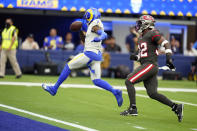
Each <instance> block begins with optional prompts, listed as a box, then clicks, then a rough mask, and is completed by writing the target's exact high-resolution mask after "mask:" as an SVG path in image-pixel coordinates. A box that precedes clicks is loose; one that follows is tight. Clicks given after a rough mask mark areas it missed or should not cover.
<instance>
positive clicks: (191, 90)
mask: <svg viewBox="0 0 197 131" xmlns="http://www.w3.org/2000/svg"><path fill="white" fill-rule="evenodd" d="M0 85H15V86H41V85H42V83H32V82H4V81H1V82H0ZM69 87H72V88H98V89H100V88H99V87H97V86H94V85H93V84H92V85H88V84H62V85H61V88H69ZM113 87H114V88H116V89H126V87H125V86H113ZM135 89H136V90H141V91H145V88H144V87H136V88H135ZM158 90H159V91H166V92H191V93H197V89H190V88H187V89H186V88H164V87H159V88H158Z"/></svg>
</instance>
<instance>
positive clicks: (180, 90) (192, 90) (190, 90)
mask: <svg viewBox="0 0 197 131" xmlns="http://www.w3.org/2000/svg"><path fill="white" fill-rule="evenodd" d="M0 85H15V86H40V87H41V85H42V83H32V82H0ZM70 87H72V88H96V89H101V88H99V87H97V86H94V85H87V84H62V85H61V88H70ZM113 87H114V88H116V89H123V88H125V87H122V86H113ZM139 88H140V90H145V88H142V87H136V88H135V89H136V90H139ZM158 89H159V90H160V91H162V90H161V89H163V91H170V92H173V91H174V90H175V92H177V91H179V92H197V89H179V88H158ZM167 89H168V90H167ZM123 93H126V94H127V92H123ZM136 96H139V97H144V98H149V97H148V96H145V95H141V94H136ZM173 101H174V102H177V103H182V104H186V105H190V106H197V104H193V103H189V102H183V101H177V100H173Z"/></svg>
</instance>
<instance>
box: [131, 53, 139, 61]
mask: <svg viewBox="0 0 197 131" xmlns="http://www.w3.org/2000/svg"><path fill="white" fill-rule="evenodd" d="M130 60H135V61H137V60H138V56H137V55H136V54H134V53H132V54H131V55H130Z"/></svg>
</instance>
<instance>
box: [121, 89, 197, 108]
mask: <svg viewBox="0 0 197 131" xmlns="http://www.w3.org/2000/svg"><path fill="white" fill-rule="evenodd" d="M123 93H124V94H127V92H126V91H123ZM136 96H139V97H144V98H149V97H148V96H146V95H142V94H136ZM172 101H173V102H177V103H181V104H185V105H190V106H197V104H193V103H189V102H184V101H177V100H172Z"/></svg>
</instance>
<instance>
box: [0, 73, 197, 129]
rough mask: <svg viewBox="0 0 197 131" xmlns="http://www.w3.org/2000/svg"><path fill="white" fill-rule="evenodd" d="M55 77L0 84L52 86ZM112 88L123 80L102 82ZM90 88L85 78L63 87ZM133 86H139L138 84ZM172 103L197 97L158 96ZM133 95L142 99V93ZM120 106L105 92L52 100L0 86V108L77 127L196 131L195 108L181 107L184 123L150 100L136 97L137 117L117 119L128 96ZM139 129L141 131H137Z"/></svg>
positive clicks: (64, 92)
mask: <svg viewBox="0 0 197 131" xmlns="http://www.w3.org/2000/svg"><path fill="white" fill-rule="evenodd" d="M56 80H57V77H55V76H31V75H24V76H23V77H22V78H21V79H19V80H17V79H15V77H14V76H6V77H5V78H4V79H1V80H0V82H1V81H13V82H38V83H42V82H47V83H54V82H55V81H56ZM105 80H107V81H108V82H109V83H110V84H112V85H121V86H123V85H124V80H123V79H105ZM66 83H69V84H92V83H91V81H90V79H89V78H88V77H87V78H69V79H68V80H67V81H66V82H64V84H66ZM159 83H160V84H159V86H160V87H168V88H186V89H187V88H190V89H197V87H196V83H195V82H188V81H162V80H160V81H159ZM137 86H143V85H142V84H138V85H137ZM162 93H163V94H165V95H166V96H168V97H169V98H172V99H174V100H178V101H183V102H189V103H193V104H197V93H188V92H187V93H185V92H162ZM137 94H141V95H146V92H145V91H137ZM123 97H124V103H123V106H122V107H121V108H119V107H118V106H117V103H116V100H115V97H114V96H113V95H112V94H110V93H109V92H107V91H104V90H98V89H79V88H60V90H59V92H58V94H57V95H56V96H50V95H49V94H47V93H46V92H44V91H43V90H42V89H41V87H31V86H28V87H27V86H16V85H15V86H8V85H0V104H4V105H9V106H12V107H16V108H19V109H24V110H27V111H31V112H34V113H38V114H41V115H45V116H48V117H52V118H55V119H58V120H62V121H66V122H70V123H75V124H79V125H82V126H86V127H89V128H92V129H96V130H100V131H129V130H131V131H139V130H147V131H190V130H192V129H197V106H191V105H185V110H184V120H183V122H182V123H179V122H178V121H177V117H176V116H175V114H174V113H173V112H172V111H171V109H170V108H169V107H167V106H165V105H162V104H160V103H158V102H156V101H154V100H151V99H148V98H144V97H137V107H138V111H139V116H137V117H131V116H126V117H123V116H120V115H119V113H120V112H121V111H123V110H124V109H126V108H127V106H128V96H127V95H126V94H124V96H123ZM0 110H3V111H7V112H10V113H13V114H17V115H21V116H25V117H27V118H31V119H33V120H38V121H41V122H45V123H49V124H52V125H55V126H59V127H62V128H65V129H69V130H75V131H77V130H80V129H78V128H75V127H72V126H67V125H64V124H59V123H56V122H52V121H49V120H44V119H41V118H38V117H35V116H31V115H27V114H25V113H20V112H17V111H14V110H10V109H6V108H3V107H0ZM136 126H137V127H142V128H144V129H138V128H136Z"/></svg>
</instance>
